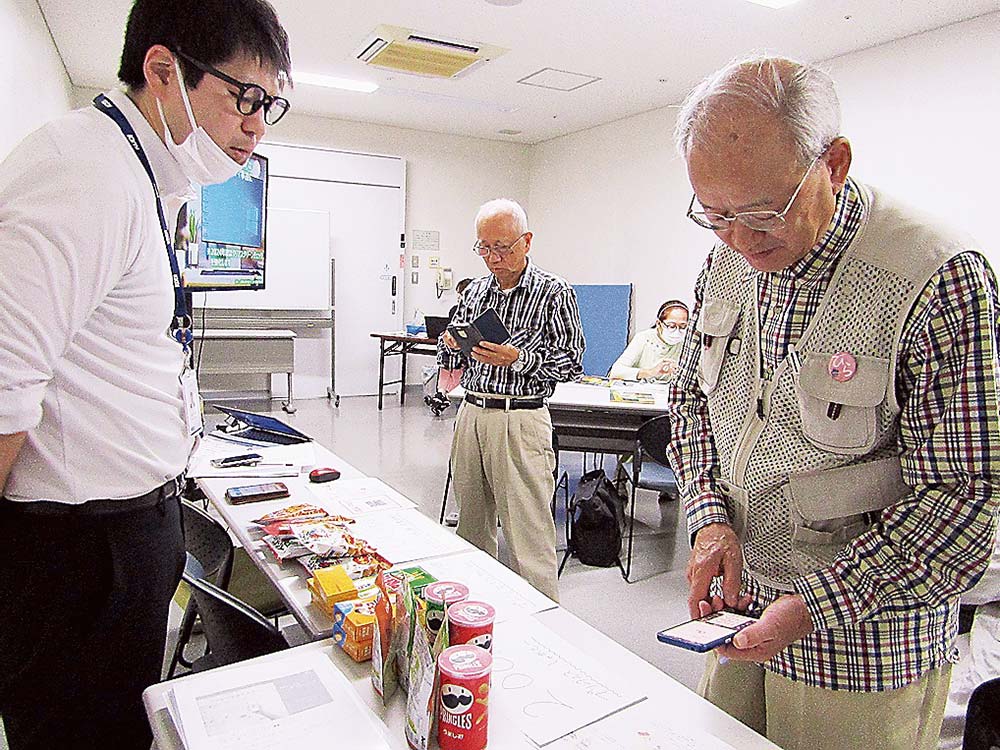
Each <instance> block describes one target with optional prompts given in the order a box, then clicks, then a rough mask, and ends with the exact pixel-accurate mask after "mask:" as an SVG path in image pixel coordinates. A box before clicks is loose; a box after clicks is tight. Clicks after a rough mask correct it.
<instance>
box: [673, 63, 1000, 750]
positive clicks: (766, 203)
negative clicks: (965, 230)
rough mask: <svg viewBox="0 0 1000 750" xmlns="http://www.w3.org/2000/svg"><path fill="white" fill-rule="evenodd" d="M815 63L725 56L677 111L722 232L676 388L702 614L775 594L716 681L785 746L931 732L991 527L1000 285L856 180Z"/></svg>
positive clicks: (722, 694) (937, 229) (998, 441)
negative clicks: (729, 60)
mask: <svg viewBox="0 0 1000 750" xmlns="http://www.w3.org/2000/svg"><path fill="white" fill-rule="evenodd" d="M839 116H840V112H839V103H838V101H837V96H836V93H835V91H834V88H833V83H832V81H831V80H830V78H829V77H828V76H827V75H826V74H825V73H823V72H822V71H820V70H818V69H816V68H814V67H812V66H809V65H804V64H801V63H796V62H793V61H790V60H784V59H778V58H757V59H753V60H748V61H743V62H738V63H733V64H731V65H729V66H727V67H725V68H723V69H722V70H720V71H719V72H718V73H716V74H715V75H713V76H712V77H710V78H709V79H707V80H706V81H705V82H704V83H702V84H701V85H699V86H698V87H697V88H696V89H695V90H694V91H693V92H692V93H691V94H690V95H689V97H688V99H687V100H686V101H685V103H684V105H683V106H682V108H681V111H680V113H679V115H678V122H677V132H676V136H677V144H678V149H679V151H680V152H681V154H682V155H683V157H684V158H685V160H686V163H687V169H688V175H689V178H690V180H691V184H692V186H693V188H694V197H693V198H692V201H691V205H690V207H689V209H688V216H689V217H690V218H691V219H693V220H694V221H695V222H696V223H697V224H699V225H700V226H703V227H705V228H707V229H710V230H713V231H714V232H715V234H716V236H717V238H718V240H719V242H718V243H717V244H716V245H715V247H714V248H713V250H712V252H711V254H710V255H709V257H708V260H707V262H706V264H705V267H704V269H703V271H702V273H701V275H700V277H699V279H698V282H697V285H696V290H695V297H696V307H695V310H694V312H693V314H692V321H691V322H692V325H690V326H689V328H688V336H687V340H686V342H685V348H684V353H683V355H682V357H681V361H680V366H679V374H678V378H677V380H676V383H675V388H674V389H673V391H672V395H671V406H670V412H671V414H672V416H673V420H672V422H673V424H672V430H673V433H672V441H671V446H670V450H671V459H672V462H673V465H674V467H675V468H676V469H677V471H678V474H679V479H680V480H681V484H682V498H683V501H684V504H685V509H686V513H687V520H688V529H689V532H690V535H691V539H692V544H693V549H692V553H691V558H690V562H689V564H688V581H689V585H690V593H689V601H688V604H689V608H690V611H691V615H692V616H694V617H697V616H699V615H704V614H707V613H708V612H710V611H713V610H718V609H721V608H722V607H723V606H724V605H726V606H729V607H735V608H737V609H747V608H750V609H753V610H756V611H758V612H760V620H759V622H758V623H756V624H754V625H752V626H750V627H748V628H746V629H745V630H743V631H741V632H740V633H739V634H738V635H737V636H736V637H735V638H734V639H733V642H732V644H731V645H728V646H724V647H721V648H720V649H719V650H718V651H717V653H715V654H713V655H711V656H710V659H709V663H708V666H707V668H706V672H705V676H704V677H703V680H702V684H701V688H700V689H701V692H702V694H703V695H705V696H706V697H708V698H709V699H710V700H711V701H712V702H714V703H715V704H716V705H719V706H720V707H722V708H724V709H725V710H727V711H728V712H730V713H731V714H733V715H734V716H736V717H737V718H739V719H741V720H742V721H744V722H745V723H747V724H748V725H750V726H752V727H753V728H755V729H757V730H758V731H759V732H761V733H763V734H767V736H768V737H770V738H771V739H772V740H774V741H775V742H776V743H777V744H779V745H780V746H782V747H784V748H786V750H792V749H793V748H808V750H822V749H823V748H854V747H871V748H880V749H884V748H890V749H895V748H898V749H899V750H904V749H905V750H913V749H914V748H933V747H934V746H935V745H936V741H937V736H938V731H939V728H940V725H941V717H942V713H943V710H944V704H945V699H946V696H947V691H948V681H949V675H950V671H951V659H952V655H953V646H954V640H955V633H956V627H957V612H958V598H959V595H960V594H961V593H962V592H963V591H965V590H966V589H968V588H970V587H971V586H972V585H973V584H974V583H975V582H976V580H977V579H978V578H979V577H980V576H981V575H982V573H983V570H984V569H985V567H986V565H987V562H988V560H989V556H990V550H991V548H992V544H993V539H994V536H995V533H996V513H997V485H996V482H997V471H998V468H1000V463H998V462H1000V453H998V448H1000V425H998V419H1000V415H998V400H997V376H998V365H997V287H996V280H995V278H994V275H993V272H992V270H991V269H990V267H989V265H988V264H987V262H986V261H985V259H984V258H983V256H982V255H981V254H980V253H979V252H978V251H977V246H976V245H975V243H974V242H973V241H972V240H970V239H969V238H967V237H965V236H964V235H962V234H961V233H959V232H957V231H955V230H953V229H951V228H950V227H948V226H946V225H942V224H939V223H938V222H937V221H936V220H933V219H930V218H928V217H925V216H922V215H920V214H918V213H916V212H915V211H913V210H912V209H909V208H907V207H905V206H901V205H899V204H897V203H896V202H895V201H893V200H892V199H891V198H890V197H888V196H886V195H884V194H883V193H881V192H880V191H878V190H876V189H872V188H869V187H867V186H865V185H862V184H861V183H858V182H856V181H854V180H852V179H850V178H849V177H848V170H849V167H850V164H851V147H850V144H849V143H848V142H847V140H846V139H845V138H843V137H841V136H840V132H839V128H840V122H839Z"/></svg>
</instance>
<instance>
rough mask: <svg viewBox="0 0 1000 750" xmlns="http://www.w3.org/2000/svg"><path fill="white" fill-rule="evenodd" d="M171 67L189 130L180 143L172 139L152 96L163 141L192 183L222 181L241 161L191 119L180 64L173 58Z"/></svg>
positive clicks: (160, 109)
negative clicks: (172, 67) (231, 155)
mask: <svg viewBox="0 0 1000 750" xmlns="http://www.w3.org/2000/svg"><path fill="white" fill-rule="evenodd" d="M174 70H176V71H177V83H178V84H179V85H180V87H181V99H182V100H183V101H184V109H185V111H186V112H187V116H188V122H189V123H190V124H191V133H190V134H189V135H188V137H187V138H185V139H184V142H183V143H176V142H175V141H174V137H173V135H172V134H171V133H170V127H169V126H168V125H167V119H166V118H165V117H164V116H163V107H162V105H161V104H160V100H159V99H157V100H156V109H157V110H158V111H159V113H160V121H161V122H162V123H163V131H164V136H165V137H164V139H163V141H164V143H165V144H166V146H167V150H168V151H169V152H170V153H171V155H172V156H173V157H174V159H176V160H177V164H178V165H179V166H180V168H181V171H182V172H184V176H185V177H187V178H188V179H189V180H190V181H191V182H193V183H195V184H196V185H215V184H217V183H220V182H225V181H226V180H228V179H229V178H231V177H233V176H234V175H236V173H237V172H239V171H240V170H241V169H242V168H243V165H242V164H240V163H239V162H238V161H236V160H234V159H232V158H231V157H230V156H229V154H227V153H226V152H225V151H223V150H222V148H221V147H220V146H219V144H218V143H216V142H215V141H214V140H212V136H210V135H209V134H208V131H206V130H205V128H203V127H201V126H200V125H198V123H196V122H195V119H194V112H192V111H191V101H190V100H189V99H188V95H187V86H185V85H184V75H183V74H182V73H181V68H180V65H178V63H177V60H176V59H175V60H174Z"/></svg>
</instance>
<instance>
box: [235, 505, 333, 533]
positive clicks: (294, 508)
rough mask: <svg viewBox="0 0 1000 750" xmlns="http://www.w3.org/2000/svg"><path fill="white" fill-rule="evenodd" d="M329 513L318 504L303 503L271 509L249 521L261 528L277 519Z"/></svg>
mask: <svg viewBox="0 0 1000 750" xmlns="http://www.w3.org/2000/svg"><path fill="white" fill-rule="evenodd" d="M329 515H330V514H329V513H327V512H326V511H325V510H323V509H322V508H320V507H319V506H318V505H308V504H305V503H303V504H300V505H289V506H287V507H285V508H281V509H280V510H276V511H273V512H271V513H268V514H267V515H265V516H261V517H260V518H258V519H256V520H254V521H251V523H253V524H256V525H257V526H260V527H261V528H263V527H264V526H267V525H268V524H269V523H276V522H278V521H305V520H306V519H309V518H326V517H327V516H329Z"/></svg>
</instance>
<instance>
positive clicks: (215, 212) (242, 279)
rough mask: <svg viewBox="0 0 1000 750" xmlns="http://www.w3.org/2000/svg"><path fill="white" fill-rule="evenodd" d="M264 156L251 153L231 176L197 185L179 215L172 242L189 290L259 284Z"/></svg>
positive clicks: (261, 278) (263, 240)
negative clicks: (198, 189)
mask: <svg viewBox="0 0 1000 750" xmlns="http://www.w3.org/2000/svg"><path fill="white" fill-rule="evenodd" d="M266 238H267V158H266V157H264V156H260V155H258V154H253V155H252V156H251V157H250V159H249V161H247V163H246V164H245V165H244V166H243V169H241V170H240V171H239V173H238V174H237V175H236V176H235V177H233V178H232V179H230V180H228V181H226V182H223V183H221V184H219V185H207V186H205V187H203V188H202V189H201V196H200V197H199V198H198V199H195V200H191V201H188V203H187V205H186V206H185V207H184V208H182V209H181V211H180V214H179V215H178V217H177V227H176V232H175V235H174V245H175V248H176V250H177V258H178V261H179V262H180V264H181V269H182V270H181V274H182V275H183V277H184V286H185V287H186V288H187V290H188V291H191V292H209V291H225V290H231V289H263V288H264V265H265V257H266V250H267V242H266Z"/></svg>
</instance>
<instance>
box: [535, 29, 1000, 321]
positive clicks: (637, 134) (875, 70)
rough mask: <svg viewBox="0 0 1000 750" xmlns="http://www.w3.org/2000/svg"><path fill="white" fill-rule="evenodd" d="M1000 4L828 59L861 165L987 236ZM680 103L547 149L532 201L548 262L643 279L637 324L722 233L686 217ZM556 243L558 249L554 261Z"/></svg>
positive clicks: (994, 248)
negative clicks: (992, 10)
mask: <svg viewBox="0 0 1000 750" xmlns="http://www.w3.org/2000/svg"><path fill="white" fill-rule="evenodd" d="M998 51H1000V14H991V15H989V16H984V17H982V18H979V19H974V20H972V21H966V22H963V23H961V24H955V25H953V26H949V27H946V28H943V29H937V30H935V31H930V32H927V33H924V34H919V35H915V36H912V37H909V38H907V39H902V40H899V41H896V42H892V43H889V44H885V45H882V46H879V47H875V48H872V49H869V50H864V51H861V52H856V53H852V54H850V55H845V56H843V57H839V58H836V59H835V60H832V61H830V62H828V63H827V64H826V65H827V67H828V68H829V69H830V70H831V72H832V73H833V75H834V78H835V80H836V81H837V85H838V90H839V92H840V96H841V101H842V105H843V113H844V117H843V120H844V122H843V132H844V134H845V135H847V136H848V137H849V138H850V139H851V141H852V143H853V144H854V149H855V161H854V166H853V167H852V170H851V173H852V175H854V176H855V177H857V178H858V179H861V180H862V181H864V182H868V183H871V184H873V185H876V186H878V187H881V188H883V189H885V190H887V191H891V192H893V193H894V194H895V195H896V196H897V197H898V198H901V199H903V200H906V201H907V202H909V203H911V204H914V205H917V206H920V207H922V208H924V209H926V210H930V211H933V212H935V213H938V214H940V215H944V216H949V217H951V218H952V220H953V221H955V222H956V223H957V224H958V225H960V226H961V227H963V228H964V229H966V230H967V231H969V232H971V233H972V234H973V235H975V236H976V237H977V238H978V239H979V241H980V242H982V243H985V249H986V253H987V255H988V256H989V257H990V258H991V260H992V262H993V264H994V266H995V267H997V269H1000V242H997V241H996V240H995V239H994V234H995V232H994V231H991V230H992V229H993V225H994V221H995V217H996V215H997V204H998V203H1000V190H998V189H997V187H996V185H997V182H996V179H997V178H996V176H997V175H998V174H1000V144H998V142H997V121H998V119H1000V86H998V85H997V81H998V80H1000V54H998ZM675 112H676V109H675V108H673V107H667V108H663V109H659V110H655V111H652V112H647V113H645V114H641V115H637V116H634V117H630V118H627V119H624V120H620V121H618V122H614V123H609V124H607V125H602V126H600V127H597V128H593V129H590V130H587V131H584V132H581V133H576V134H573V135H569V136H565V137H562V138H557V139H554V140H552V141H548V142H546V143H543V144H539V145H538V146H535V147H534V151H533V153H532V166H531V186H530V197H529V211H530V214H531V224H532V228H533V229H534V230H535V232H536V234H537V235H538V240H539V242H538V248H539V250H540V252H539V261H540V262H541V263H543V264H546V265H547V266H548V267H550V268H552V269H553V270H555V271H557V272H559V273H561V274H564V275H565V276H567V278H569V279H570V280H571V281H574V282H584V283H586V282H591V283H593V282H609V283H624V282H628V281H631V282H632V283H633V284H634V285H635V313H636V314H635V316H634V319H635V321H636V325H637V326H640V327H641V326H644V325H646V324H647V321H650V320H652V318H653V317H654V316H655V314H656V308H657V306H658V305H659V303H660V302H661V301H662V300H664V299H666V298H668V297H681V298H684V299H690V298H691V292H690V289H691V288H692V286H693V283H694V280H695V278H696V276H697V274H698V271H699V269H700V268H701V264H702V262H703V261H704V257H705V255H706V253H707V251H708V249H709V247H710V246H711V241H712V237H711V235H710V234H709V233H708V232H706V231H705V230H700V229H699V228H698V227H696V226H694V225H693V224H691V222H690V221H689V220H687V219H686V218H685V217H684V211H685V209H686V208H687V203H688V200H689V199H690V196H691V192H690V187H689V184H688V181H687V175H686V173H685V170H684V168H683V164H682V163H681V161H680V160H679V159H678V158H677V157H675V156H674V152H673V147H672V144H671V131H672V129H673V125H674V119H675ZM543 254H544V256H545V257H544V259H543Z"/></svg>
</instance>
